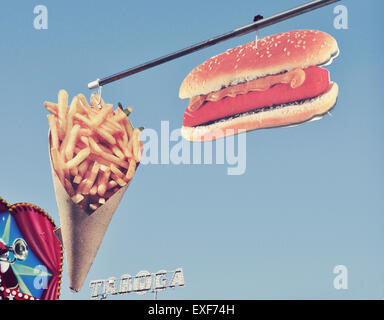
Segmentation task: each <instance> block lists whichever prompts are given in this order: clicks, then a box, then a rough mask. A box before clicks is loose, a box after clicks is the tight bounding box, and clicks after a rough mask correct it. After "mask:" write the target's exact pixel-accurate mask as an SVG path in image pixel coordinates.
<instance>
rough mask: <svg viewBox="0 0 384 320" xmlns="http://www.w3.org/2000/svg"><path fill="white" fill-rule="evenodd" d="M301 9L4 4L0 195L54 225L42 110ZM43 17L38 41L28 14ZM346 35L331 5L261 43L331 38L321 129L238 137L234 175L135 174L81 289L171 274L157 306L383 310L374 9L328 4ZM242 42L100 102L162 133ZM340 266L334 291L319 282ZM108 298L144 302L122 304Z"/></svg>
mask: <svg viewBox="0 0 384 320" xmlns="http://www.w3.org/2000/svg"><path fill="white" fill-rule="evenodd" d="M304 2H305V1H298V0H295V1H289V4H288V2H287V1H283V0H276V1H250V0H249V1H248V0H244V1H241V4H238V3H235V2H233V1H218V0H212V1H200V0H196V1H193V2H190V1H189V2H187V1H162V2H159V1H145V2H138V1H122V0H121V1H120V0H119V1H118V0H115V1H108V2H107V1H90V0H84V1H81V2H80V1H60V2H59V1H52V0H50V1H49V0H45V1H43V0H42V1H17V2H15V1H6V2H4V3H3V4H2V9H1V11H0V30H1V36H2V40H1V42H0V58H1V59H0V64H1V68H0V70H1V72H0V95H1V104H2V105H1V107H0V119H1V126H0V147H1V154H0V155H1V157H0V175H1V178H0V195H1V197H3V198H4V199H6V200H7V201H8V202H9V203H16V202H31V203H33V204H36V205H38V206H40V207H42V208H44V209H45V210H46V211H48V212H49V214H50V215H51V216H52V217H53V218H54V220H55V222H56V224H58V225H59V223H60V222H59V218H58V214H57V207H56V202H55V196H54V191H53V184H52V179H51V172H50V166H49V159H48V145H47V133H48V124H47V119H46V114H47V112H46V110H45V109H44V108H43V101H45V100H49V101H56V99H57V92H58V91H59V90H60V89H66V90H67V91H68V92H69V95H70V96H71V97H72V96H73V95H75V94H77V93H80V92H82V93H84V94H86V95H89V94H90V92H89V90H88V89H87V84H88V82H90V81H92V80H95V79H96V78H98V77H103V76H105V75H109V74H112V73H115V72H118V71H121V70H123V69H125V68H128V67H131V66H134V65H137V64H139V63H142V62H145V61H147V60H149V59H153V58H156V57H159V56H162V55H164V54H167V53H169V52H172V51H175V50H178V49H180V48H183V47H186V46H188V45H190V44H193V43H196V42H199V41H202V40H205V39H208V38H210V37H212V36H215V35H218V34H222V33H224V32H227V31H229V30H232V29H234V28H236V27H239V26H242V25H245V24H248V23H250V22H251V21H252V19H253V16H255V15H257V14H262V15H264V16H269V15H272V14H274V13H277V12H280V11H283V10H285V9H288V8H291V7H294V6H296V5H299V4H302V3H304ZM40 4H43V5H45V6H46V7H47V8H48V17H49V20H48V30H35V29H34V27H33V20H34V17H35V16H34V14H33V9H34V7H35V6H36V5H40ZM341 4H345V5H346V6H347V8H348V13H349V21H348V22H349V28H348V30H336V29H335V28H334V27H333V19H334V17H335V15H334V14H333V7H334V6H335V5H331V6H329V7H325V8H322V9H319V10H317V11H315V12H311V13H308V14H305V15H303V16H300V17H297V18H294V19H291V20H289V21H285V22H282V23H279V24H277V25H274V26H270V27H268V28H265V29H263V30H262V31H260V36H266V35H269V34H274V33H277V32H282V31H289V30H293V29H318V30H322V31H325V32H328V33H330V34H331V35H333V36H334V37H335V38H336V39H337V41H338V44H339V47H340V50H341V54H340V56H339V58H338V59H336V60H335V61H334V63H333V64H332V65H331V66H329V67H327V69H328V70H330V72H331V78H332V80H334V81H336V82H337V83H338V84H339V87H340V88H339V89H340V92H339V99H338V103H337V106H336V108H335V109H334V111H333V112H332V114H333V117H329V116H328V117H325V118H324V119H323V120H321V121H317V122H313V123H310V124H306V125H303V126H299V127H294V128H284V129H273V130H260V131H255V132H251V133H249V134H247V170H246V172H245V174H244V175H241V176H228V175H227V174H226V166H225V165H215V164H213V165H146V166H141V167H139V169H138V171H137V173H136V176H135V179H134V181H133V183H132V184H131V186H130V188H129V189H128V191H127V193H126V194H125V196H124V198H123V200H122V202H121V204H120V207H119V209H118V210H117V212H116V214H115V216H114V218H113V220H112V222H111V224H110V226H109V229H108V231H107V233H106V235H105V238H104V241H103V243H102V245H101V247H100V250H99V253H98V255H97V257H96V259H95V261H94V264H93V266H92V269H91V270H90V272H89V275H88V277H87V279H86V282H85V284H84V287H83V290H81V292H80V293H78V294H77V295H73V294H71V293H70V292H69V289H68V279H67V276H66V267H65V266H64V277H63V289H62V292H61V293H62V295H61V297H62V299H89V297H90V289H89V287H88V284H89V282H90V281H91V280H95V279H106V278H108V277H111V276H114V277H119V276H120V275H122V274H124V273H129V274H132V275H135V274H136V273H137V272H138V271H140V270H143V269H145V270H148V271H150V272H156V271H158V270H160V269H166V270H174V269H176V268H178V267H183V269H184V276H185V281H186V286H185V287H184V288H179V289H175V290H168V291H165V292H161V293H159V296H158V297H159V298H160V299H161V298H164V299H382V298H384V273H383V270H384V257H383V253H382V248H383V245H384V236H383V227H384V216H383V209H384V204H383V201H382V195H383V187H384V186H383V177H384V171H383V167H382V163H383V156H384V154H383V147H382V146H383V144H382V140H383V138H384V132H383V126H382V120H381V119H382V118H383V117H384V110H383V108H382V101H383V98H384V93H383V90H382V83H383V81H382V74H383V71H384V70H383V59H382V52H383V48H384V47H383V43H382V41H380V39H381V38H382V29H383V28H382V27H383V26H382V22H381V21H382V16H381V12H382V11H383V9H384V6H383V3H382V1H378V0H376V1H373V0H372V1H369V2H364V3H363V2H361V1H348V2H347V1H342V2H341ZM254 37H255V35H254V34H249V35H246V36H243V37H240V38H236V39H232V40H229V41H226V42H224V43H221V44H219V45H216V46H214V47H211V48H208V49H205V50H203V51H199V52H197V53H194V54H191V55H189V56H186V57H183V58H181V59H178V60H175V61H172V62H169V63H167V64H164V65H162V66H159V67H156V68H154V69H151V70H148V71H145V72H142V73H140V74H137V75H134V76H132V77H130V78H127V79H124V80H121V81H119V82H116V83H114V84H110V85H108V86H105V87H104V88H103V98H104V100H106V101H108V102H111V103H117V102H118V101H121V102H122V103H123V104H124V105H132V106H133V107H134V112H133V114H132V121H133V123H134V124H135V125H136V126H144V127H146V128H153V129H155V130H160V122H161V121H162V120H166V121H169V122H170V128H171V130H173V129H176V128H179V127H180V126H181V123H182V117H183V113H184V110H185V108H186V106H187V101H183V100H180V99H179V98H178V89H179V86H180V83H181V81H182V80H183V79H184V77H185V76H186V75H187V74H188V73H189V72H190V70H191V69H192V68H194V67H195V66H197V65H198V64H200V63H202V62H203V61H205V60H206V59H207V58H209V57H211V56H213V55H216V54H218V53H221V52H223V51H224V50H226V49H228V48H231V47H234V46H237V45H240V44H243V43H246V42H249V41H252V40H253V39H254ZM340 264H341V265H345V266H346V267H347V268H348V290H335V289H334V287H333V279H334V278H335V276H336V275H335V274H333V268H334V267H335V266H336V265H340ZM114 298H115V299H137V298H139V299H152V298H153V297H152V295H146V296H143V297H139V296H137V295H136V294H134V293H131V294H129V295H127V296H120V297H114Z"/></svg>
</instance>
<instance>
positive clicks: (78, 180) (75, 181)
mask: <svg viewBox="0 0 384 320" xmlns="http://www.w3.org/2000/svg"><path fill="white" fill-rule="evenodd" d="M81 180H82V177H81V176H79V175H77V176H75V177H74V178H73V180H72V182H73V183H74V184H77V185H78V184H80V182H81Z"/></svg>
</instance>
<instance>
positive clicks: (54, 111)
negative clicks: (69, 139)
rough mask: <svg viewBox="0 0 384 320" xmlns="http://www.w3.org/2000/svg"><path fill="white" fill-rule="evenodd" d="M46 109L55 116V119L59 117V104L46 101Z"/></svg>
mask: <svg viewBox="0 0 384 320" xmlns="http://www.w3.org/2000/svg"><path fill="white" fill-rule="evenodd" d="M44 107H45V108H46V109H47V110H48V111H49V112H50V113H52V115H54V116H55V117H57V116H58V114H59V111H58V105H57V103H53V102H48V101H45V102H44Z"/></svg>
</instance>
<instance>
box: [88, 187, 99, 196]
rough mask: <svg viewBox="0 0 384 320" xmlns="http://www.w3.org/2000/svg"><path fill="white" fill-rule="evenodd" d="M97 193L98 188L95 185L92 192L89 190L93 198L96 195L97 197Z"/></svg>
mask: <svg viewBox="0 0 384 320" xmlns="http://www.w3.org/2000/svg"><path fill="white" fill-rule="evenodd" d="M96 193H97V186H96V185H94V186H93V187H92V188H91V190H89V194H90V195H91V196H94V195H96Z"/></svg>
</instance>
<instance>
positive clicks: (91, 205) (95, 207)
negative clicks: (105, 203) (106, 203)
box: [89, 203, 100, 211]
mask: <svg viewBox="0 0 384 320" xmlns="http://www.w3.org/2000/svg"><path fill="white" fill-rule="evenodd" d="M99 207H100V205H99V204H97V203H91V204H89V208H90V209H91V210H92V211H95V210H97V209H98V208H99Z"/></svg>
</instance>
